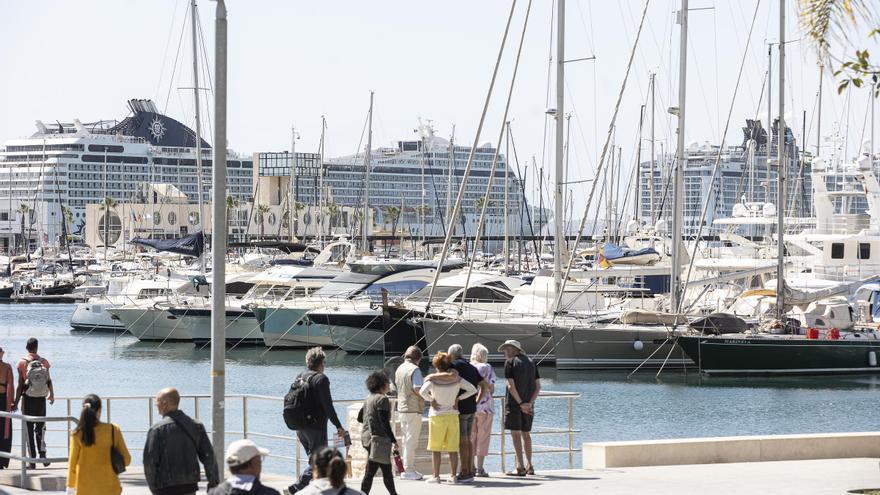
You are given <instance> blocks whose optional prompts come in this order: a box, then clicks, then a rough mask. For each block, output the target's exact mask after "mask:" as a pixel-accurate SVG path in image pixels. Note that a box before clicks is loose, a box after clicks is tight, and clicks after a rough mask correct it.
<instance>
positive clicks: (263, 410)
mask: <svg viewBox="0 0 880 495" xmlns="http://www.w3.org/2000/svg"><path fill="white" fill-rule="evenodd" d="M291 378H292V377H291ZM279 388H280V389H281V391H279V395H278V396H268V395H257V394H230V395H227V396H226V397H225V399H224V408H225V410H226V436H227V441H231V440H235V439H241V438H250V439H253V440H254V441H256V442H257V443H259V444H260V446H262V447H266V448H268V449H269V450H270V451H271V452H272V453H271V454H270V455H269V457H270V458H271V459H273V460H275V461H276V462H280V463H281V465H282V466H286V467H288V468H289V469H291V470H292V471H295V472H296V475H297V476H299V474H300V472H301V470H302V468H303V467H305V466H306V464H307V463H308V456H306V455H305V452H304V451H303V449H302V447H301V446H300V444H299V442H298V441H297V437H296V434H295V432H292V431H290V430H289V429H287V427H286V426H285V425H284V421H283V420H282V418H281V411H282V404H283V401H284V399H283V390H284V389H285V388H286V386H280V387H279ZM580 397H581V394H579V393H576V392H558V391H542V392H541V393H540V395H539V406H538V408H539V411H541V413H540V414H539V415H538V416H537V418H538V420H536V423H535V426H534V427H533V430H532V435H533V436H534V437H536V438H535V441H534V455H535V456H536V457H540V456H550V455H556V456H567V458H568V466H569V468H574V467H575V463H576V461H575V459H576V458H578V456H579V454H580V449H579V448H578V447H577V445H576V437H577V435H578V434H579V433H580V430H578V429H576V428H575V425H574V418H575V405H576V401H577V399H579V398H580ZM101 400H102V401H103V410H104V420H105V421H107V422H116V424H117V425H118V426H119V428H120V430H121V431H122V433H123V435H124V437H125V443H126V445H127V448H128V450H129V451H132V452H142V451H143V447H142V446H143V444H144V441H145V440H146V435H147V432H148V431H149V428H150V426H151V425H153V424H155V423H156V422H157V421H159V420H160V419H161V417H160V416H159V413H158V412H157V410H156V407H155V406H156V402H155V397H153V396H148V395H120V396H102V397H101ZM493 400H494V401H495V411H497V412H496V414H495V417H494V418H493V423H494V424H493V433H492V439H493V445H492V447H493V448H492V449H490V452H489V456H492V457H498V458H500V464H501V469H502V470H503V471H506V468H507V466H508V463H509V462H510V459H509V457H510V456H511V455H513V453H514V452H513V450H512V449H511V445H512V440H511V437H510V433H509V432H508V431H505V430H504V429H503V428H502V425H503V419H502V418H503V414H500V411H504V407H505V405H506V404H505V396H504V395H495V396H494V397H493ZM394 401H395V399H394V398H393V397H392V411H396V409H397V408H396V407H395V406H394ZM545 401H546V402H547V404H548V405H546V406H544V405H542V404H544V403H545ZM362 402H363V399H343V400H334V401H333V404H334V406H335V408H336V410H337V413H338V415H339V417H340V418H341V421H342V422H343V424H345V423H346V418H349V414H348V410H347V409H348V407H349V406H351V405H353V404H360V403H362ZM81 403H82V398H81V397H63V398H58V399H57V400H56V405H55V406H54V407H59V406H61V407H63V408H64V410H65V414H66V416H58V417H46V418H43V417H39V418H32V417H30V416H22V415H21V414H16V413H3V412H0V417H10V418H13V419H16V420H19V419H21V428H22V431H25V429H24V428H25V423H24V422H25V421H30V420H39V421H46V422H56V423H57V422H66V427H65V428H49V429H48V430H49V433H52V434H54V435H58V434H61V433H64V434H66V440H67V442H66V444H62V443H50V444H49V447H50V448H54V449H57V448H60V447H62V446H64V445H66V446H67V448H68V449H69V448H70V433H71V432H72V431H73V429H74V428H75V426H76V422H77V420H76V419H75V418H74V416H73V414H74V413H77V414H78V412H79V410H80V404H81ZM210 404H211V396H210V395H208V394H182V395H181V402H180V408H181V410H183V411H185V412H186V413H187V414H189V415H190V416H191V417H193V418H195V419H197V420H200V421H203V422H204V424H205V428H206V429H207V430H208V433H209V434H210V433H211V414H210ZM499 406H500V407H499ZM393 420H394V421H395V422H396V421H397V418H396V413H395V417H394V418H393ZM356 427H357V424H348V425H347V429H349V430H350V429H352V428H356ZM20 438H23V439H24V438H25V435H20ZM331 438H332V437H331ZM539 439H540V440H539ZM54 440H57V437H55V438H54ZM332 442H333V440H332V439H331V443H332ZM337 446H338V447H341V445H337ZM21 452H22V454H21V455H17V456H16V455H13V454H3V453H0V456H3V457H9V458H11V459H18V460H22V461H23V464H27V463H28V462H34V463H39V462H66V460H67V459H66V457H55V458H51V459H36V460H34V459H31V458H28V457H25V456H24V453H25V452H26V444H25V440H22V451H21ZM132 457H133V458H134V459H139V458H140V456H132ZM276 466H277V464H276ZM22 469H23V470H24V469H25V467H24V466H23V467H22Z"/></svg>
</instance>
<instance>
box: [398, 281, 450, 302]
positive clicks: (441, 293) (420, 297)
mask: <svg viewBox="0 0 880 495" xmlns="http://www.w3.org/2000/svg"><path fill="white" fill-rule="evenodd" d="M459 290H461V287H450V286H445V285H441V286H439V287H437V290H435V291H434V300H435V301H444V300H446V298H448V297H450V296H452V295H453V294H455V293H456V292H458V291H459ZM430 295H431V286H430V285H426V286H425V287H422V288H421V289H419V290H418V291H416V292H415V293H414V294H413V295H411V296H409V297H408V298H407V300H409V301H427V300H428V297H429V296H430Z"/></svg>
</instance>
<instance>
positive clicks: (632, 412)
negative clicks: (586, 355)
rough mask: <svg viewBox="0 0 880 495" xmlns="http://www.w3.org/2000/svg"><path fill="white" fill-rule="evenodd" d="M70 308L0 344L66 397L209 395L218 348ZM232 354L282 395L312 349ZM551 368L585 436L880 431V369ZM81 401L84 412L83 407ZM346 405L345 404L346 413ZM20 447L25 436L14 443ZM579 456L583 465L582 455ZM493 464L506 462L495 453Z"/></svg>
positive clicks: (11, 312)
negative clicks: (37, 361) (802, 373)
mask: <svg viewBox="0 0 880 495" xmlns="http://www.w3.org/2000/svg"><path fill="white" fill-rule="evenodd" d="M72 310H73V307H72V306H71V305H2V306H0V346H2V347H3V348H4V349H5V350H6V352H7V361H13V360H17V359H18V358H19V357H20V356H21V355H23V354H24V344H25V341H26V340H27V338H28V337H31V336H34V337H37V338H39V339H40V351H41V354H42V355H43V356H44V357H46V358H47V359H49V360H50V361H51V363H52V378H53V380H54V383H55V390H56V392H57V394H58V396H59V397H77V398H78V397H81V396H83V395H84V394H86V393H97V394H99V395H101V396H130V395H153V394H155V392H156V391H157V389H159V388H161V387H165V386H175V387H177V388H178V389H180V390H181V393H184V394H208V393H209V392H210V382H209V376H208V373H209V369H210V353H209V350H208V349H195V348H194V347H193V346H192V344H183V343H180V344H178V343H174V344H169V343H165V344H163V345H157V344H152V343H140V342H138V341H137V340H136V339H135V338H133V337H128V336H123V337H115V338H114V337H112V336H108V335H99V334H92V335H87V334H80V333H71V331H70V329H69V327H68V318H69V317H70V314H71V312H72ZM227 356H228V362H227V391H228V393H229V394H256V395H269V396H274V397H280V396H282V395H283V394H284V393H285V392H286V390H287V388H288V386H289V384H290V381H291V380H292V379H293V377H294V376H295V375H296V374H297V373H299V372H300V371H301V368H302V363H303V356H304V352H302V351H284V350H273V351H271V352H266V351H265V349H245V348H242V349H232V350H230V351H229V352H228V354H227ZM381 364H382V363H381V359H379V358H377V357H370V356H364V357H355V356H348V355H345V354H344V353H333V354H331V355H330V360H329V361H328V367H327V375H328V376H329V377H330V379H331V380H332V383H333V394H334V397H335V398H336V399H362V398H363V397H365V396H366V390H365V388H364V386H363V379H364V378H365V377H366V375H367V373H368V372H369V371H371V370H373V369H376V368H378V367H381ZM496 372H497V373H501V370H496ZM541 374H542V377H543V380H542V384H543V388H544V389H545V390H554V391H570V392H578V393H580V394H581V397H580V398H578V399H576V400H575V412H574V421H575V428H577V429H579V430H581V432H580V433H578V434H577V436H576V439H575V445H580V443H582V442H585V441H602V440H638V439H659V438H673V437H697V436H726V435H755V434H783V433H812V432H836V431H870V430H875V429H876V418H875V417H874V415H873V411H874V410H875V409H876V404H877V393H878V388H880V378H877V377H871V376H850V377H820V378H784V379H783V378H767V379H729V378H724V379H720V378H701V377H700V376H697V375H696V374H693V373H691V374H687V375H685V374H683V373H680V372H668V373H664V374H663V375H662V376H661V377H660V378H659V379H655V377H654V374H653V373H650V372H648V373H643V374H641V375H637V376H636V377H634V378H633V379H632V380H627V379H626V374H625V373H622V372H556V370H555V369H554V368H547V367H544V368H542V369H541ZM502 386H503V385H502ZM499 388H500V387H499ZM498 392H499V393H500V390H499V391H498ZM76 404H77V403H76V402H75V403H74V407H73V412H74V415H77V414H78V407H77V406H76ZM147 406H148V403H147V402H146V401H145V400H138V401H131V400H130V401H122V400H120V401H115V402H113V403H112V405H111V414H112V420H113V421H114V422H116V423H119V424H120V425H121V426H122V427H123V429H125V430H131V433H129V434H127V435H126V440H127V441H128V443H129V446H130V447H133V448H138V447H141V446H142V445H143V440H144V436H143V433H142V432H143V430H145V429H146V427H147V425H148V423H149V419H150V417H149V415H148V407H147ZM182 407H183V408H184V409H185V410H187V411H188V412H190V413H193V412H194V409H195V405H194V403H193V400H192V399H190V400H189V401H187V402H185V403H184V404H183V406H182ZM199 408H200V412H201V415H205V414H208V401H206V400H202V401H200V402H199ZM342 410H343V406H340V413H342V412H343V411H342ZM66 413H67V411H66V405H65V403H64V402H63V401H59V402H56V404H55V406H53V407H50V409H49V415H66ZM227 416H228V419H227V429H228V430H237V431H240V430H241V429H242V415H241V401H240V399H239V400H230V401H229V403H228V404H227ZM340 417H341V418H342V416H340ZM567 419H568V409H567V403H566V401H562V400H559V401H557V400H543V401H541V402H540V403H539V405H538V415H537V416H536V421H535V424H536V425H538V426H556V427H560V426H563V427H564V426H565V424H566V421H567ZM345 422H346V420H345V419H343V423H345ZM248 423H249V431H250V432H251V433H266V434H274V435H285V434H288V433H289V432H287V431H286V429H285V428H284V425H283V423H282V421H281V415H280V405H279V403H277V402H270V401H254V402H253V403H251V404H250V407H249V416H248ZM496 425H497V423H496ZM56 428H57V426H56ZM136 430H140V431H136ZM255 440H256V441H257V442H258V443H262V444H265V445H267V446H268V447H269V448H270V449H272V451H273V453H275V454H280V455H287V456H293V455H294V448H293V446H292V444H291V442H286V441H283V440H273V439H266V438H255ZM493 442H494V445H493V451H497V450H498V447H499V440H498V439H497V438H496V439H494V440H493ZM536 443H537V444H540V445H544V446H567V444H568V438H567V437H560V436H542V437H540V438H539V439H538V440H536ZM17 444H18V439H16V440H15V441H14V445H17ZM50 445H51V446H52V449H54V450H58V452H56V453H57V454H61V453H63V448H64V445H65V436H64V433H63V432H60V431H58V432H54V433H53V434H52V435H50ZM508 445H509V443H508ZM133 455H134V457H135V459H136V460H137V459H139V458H140V452H139V451H138V452H133ZM575 462H576V463H577V464H578V465H579V462H580V461H579V456H576V457H575ZM270 464H271V465H270V470H272V471H275V472H282V471H288V470H290V466H291V464H290V463H289V462H286V463H285V461H283V460H279V459H273V460H271V461H270ZM536 464H538V466H540V467H543V468H550V467H559V468H562V467H567V465H568V456H567V455H551V456H543V457H539V458H537V460H536ZM508 466H509V464H508ZM490 467H491V468H495V469H497V468H498V459H497V458H494V462H492V463H490Z"/></svg>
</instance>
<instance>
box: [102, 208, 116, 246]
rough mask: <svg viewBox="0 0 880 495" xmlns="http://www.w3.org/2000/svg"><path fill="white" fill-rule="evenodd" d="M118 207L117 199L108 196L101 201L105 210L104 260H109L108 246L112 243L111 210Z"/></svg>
mask: <svg viewBox="0 0 880 495" xmlns="http://www.w3.org/2000/svg"><path fill="white" fill-rule="evenodd" d="M114 208H116V200H115V199H113V198H111V197H110V196H107V197H105V198H104V200H103V201H101V211H103V212H104V261H105V262H106V261H107V246H108V245H109V244H110V210H112V209H114Z"/></svg>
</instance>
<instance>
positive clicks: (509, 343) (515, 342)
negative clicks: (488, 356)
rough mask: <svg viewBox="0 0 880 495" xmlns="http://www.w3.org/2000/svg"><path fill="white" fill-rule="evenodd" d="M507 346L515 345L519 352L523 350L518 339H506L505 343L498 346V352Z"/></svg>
mask: <svg viewBox="0 0 880 495" xmlns="http://www.w3.org/2000/svg"><path fill="white" fill-rule="evenodd" d="M505 347H515V348H516V350H518V351H519V352H522V350H523V348H522V345H521V344H520V343H519V341H518V340H507V341H505V342H504V343H503V344H501V345H499V346H498V352H501V351H503V350H504V348H505Z"/></svg>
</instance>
